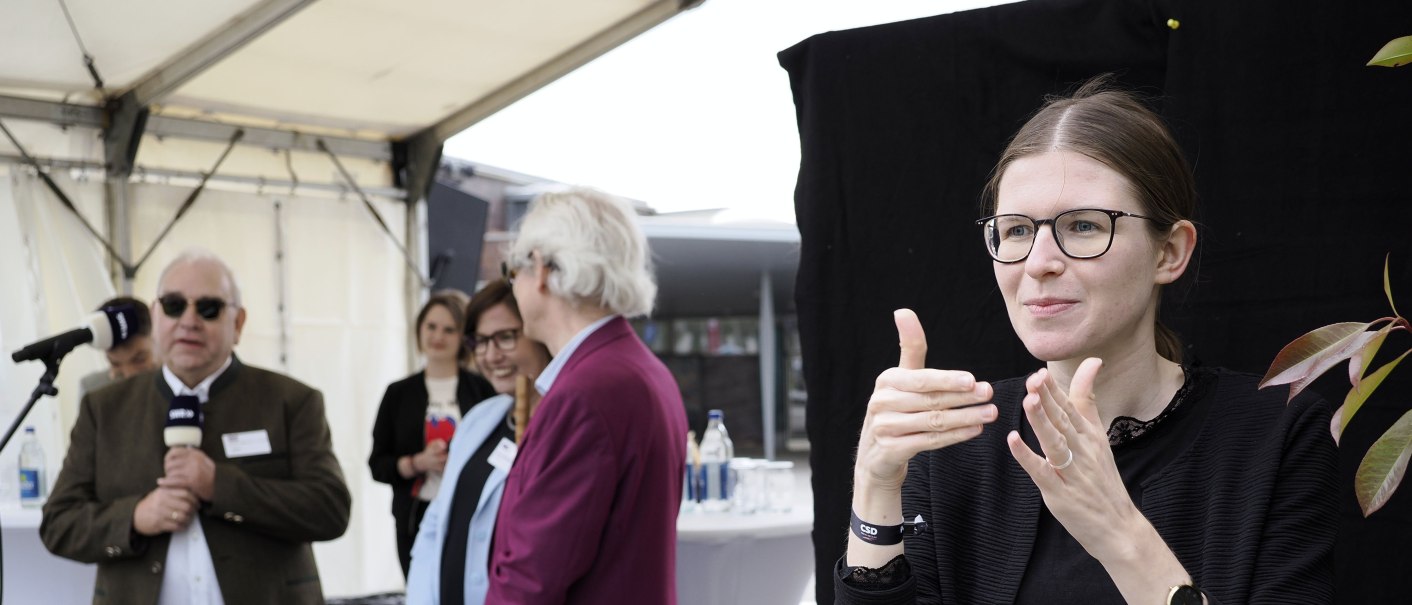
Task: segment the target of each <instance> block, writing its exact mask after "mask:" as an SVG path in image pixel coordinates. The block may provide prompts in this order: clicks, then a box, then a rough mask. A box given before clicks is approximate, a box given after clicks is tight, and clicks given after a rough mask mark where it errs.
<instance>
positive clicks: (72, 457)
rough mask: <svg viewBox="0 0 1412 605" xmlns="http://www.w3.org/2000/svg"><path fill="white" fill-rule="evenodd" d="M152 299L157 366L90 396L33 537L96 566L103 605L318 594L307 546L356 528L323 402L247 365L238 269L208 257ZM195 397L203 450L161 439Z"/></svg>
mask: <svg viewBox="0 0 1412 605" xmlns="http://www.w3.org/2000/svg"><path fill="white" fill-rule="evenodd" d="M157 296H158V298H157V300H156V302H154V303H153V305H152V318H153V320H154V321H153V323H154V332H155V335H156V337H157V343H158V350H159V351H160V352H161V358H162V361H163V365H162V370H161V371H160V372H155V373H152V374H151V375H150V376H143V377H138V378H134V379H133V380H126V381H123V382H120V383H117V384H114V385H112V386H110V387H107V388H104V389H100V390H98V391H95V392H93V393H89V394H88V396H86V397H84V398H83V401H82V403H81V404H80V408H79V416H78V420H77V421H76V422H75V423H74V428H73V433H72V436H71V438H70V445H69V451H68V455H67V456H65V458H64V467H63V470H62V471H60V473H59V478H58V480H57V482H56V483H55V485H54V493H53V495H52V496H51V497H50V498H49V501H48V502H47V503H46V504H45V506H44V520H43V522H42V523H41V525H40V528H39V533H40V536H41V537H42V538H43V540H44V545H45V546H46V547H48V548H49V550H50V551H51V552H53V553H54V554H56V555H59V556H62V557H66V558H69V559H73V560H76V561H80V562H84V563H97V564H98V577H97V582H96V584H95V586H94V594H93V598H94V601H95V602H105V603H106V602H124V603H125V602H132V603H158V604H159V605H166V604H178V603H181V604H187V603H191V604H197V603H199V604H216V605H219V604H221V603H231V604H236V603H322V602H323V594H322V589H321V586H320V583H319V573H318V569H317V567H316V566H315V564H314V553H313V550H312V548H310V542H312V541H316V540H332V539H334V538H337V537H338V536H340V535H342V534H343V532H344V530H345V529H347V527H348V515H349V506H350V504H351V498H350V496H349V493H348V488H347V486H346V485H345V484H344V482H343V474H342V471H340V470H339V465H338V460H336V459H335V458H334V455H333V447H332V442H331V439H330V436H329V428H328V422H327V420H326V419H325V418H324V402H323V396H322V395H320V394H319V392H318V391H316V390H314V389H311V388H309V387H307V386H305V385H303V384H301V383H299V382H297V381H295V380H294V379H292V378H289V377H287V376H284V375H281V374H277V373H274V372H270V371H268V370H263V369H259V368H255V367H251V366H247V365H245V364H243V363H241V362H240V360H239V359H237V358H236V357H235V355H234V353H233V351H234V348H235V344H236V343H237V342H239V340H240V332H241V329H242V328H243V327H244V325H245V308H244V307H242V306H241V304H240V288H239V287H238V286H237V285H236V282H235V277H234V275H233V274H232V273H231V271H230V268H229V267H227V266H226V264H225V263H224V262H222V261H221V260H220V259H219V258H217V257H215V256H214V255H212V254H211V253H209V252H205V251H189V252H187V253H184V254H182V255H181V256H180V257H178V258H177V259H176V260H175V261H172V263H171V264H170V265H168V266H167V268H166V269H165V270H164V271H163V272H162V275H161V278H160V279H159V280H158V288H157ZM176 396H190V397H194V398H195V399H196V402H193V405H196V404H198V403H199V406H200V414H201V415H202V416H204V419H205V420H204V430H203V431H202V433H201V444H200V447H172V448H170V449H168V448H167V447H166V446H165V445H164V439H163V431H164V428H165V426H166V419H167V418H168V406H169V405H170V403H171V401H172V400H173V398H174V397H176Z"/></svg>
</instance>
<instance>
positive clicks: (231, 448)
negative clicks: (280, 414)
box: [221, 429, 272, 458]
mask: <svg viewBox="0 0 1412 605" xmlns="http://www.w3.org/2000/svg"><path fill="white" fill-rule="evenodd" d="M221 444H223V445H225V448H226V458H243V457H245V456H259V455H260V454H268V453H270V452H271V451H272V450H271V449H270V434H269V432H267V431H265V429H260V430H258V431H245V432H243V433H226V434H224V435H221Z"/></svg>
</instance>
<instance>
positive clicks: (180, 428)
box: [162, 395, 206, 447]
mask: <svg viewBox="0 0 1412 605" xmlns="http://www.w3.org/2000/svg"><path fill="white" fill-rule="evenodd" d="M205 420H206V418H205V415H204V414H203V413H202V412H201V400H200V399H197V398H196V396H195V395H177V396H176V397H173V398H172V405H171V407H170V408H169V409H167V428H165V429H162V441H164V442H166V444H167V447H177V446H186V447H201V425H202V424H204V422H205Z"/></svg>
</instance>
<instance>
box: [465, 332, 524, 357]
mask: <svg viewBox="0 0 1412 605" xmlns="http://www.w3.org/2000/svg"><path fill="white" fill-rule="evenodd" d="M466 341H467V342H466V346H469V347H470V348H471V350H473V351H475V352H476V355H485V354H486V352H487V351H489V350H490V343H492V342H493V343H495V348H497V349H500V350H501V351H502V352H505V353H509V352H510V351H513V350H515V347H516V346H517V345H519V344H520V330H519V328H511V329H509V330H500V331H499V332H496V333H494V334H491V335H489V336H480V335H476V336H467V337H466Z"/></svg>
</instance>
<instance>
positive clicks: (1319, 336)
mask: <svg viewBox="0 0 1412 605" xmlns="http://www.w3.org/2000/svg"><path fill="white" fill-rule="evenodd" d="M1379 321H1383V320H1379ZM1377 323H1378V322H1370V323H1358V322H1343V323H1336V324H1333V325H1328V326H1324V327H1322V328H1319V329H1317V330H1314V331H1312V332H1309V333H1308V334H1305V335H1303V336H1300V337H1299V338H1296V339H1295V340H1294V342H1291V343H1289V344H1288V345H1285V348H1283V349H1280V353H1279V354H1278V355H1276V356H1275V361H1274V362H1273V363H1271V364H1270V370H1269V371H1268V372H1266V373H1265V377H1264V378H1263V379H1261V380H1260V388H1262V389H1263V388H1265V387H1268V386H1274V385H1281V384H1288V385H1290V388H1289V398H1290V399H1294V396H1295V395H1298V394H1299V392H1300V391H1303V390H1304V388H1305V387H1307V386H1309V383H1311V382H1314V379H1316V378H1318V377H1319V376H1322V375H1323V374H1324V372H1327V371H1328V370H1329V368H1332V367H1334V366H1335V365H1337V364H1338V363H1339V362H1341V361H1344V360H1346V359H1349V358H1351V357H1353V356H1354V355H1355V354H1357V353H1358V352H1359V351H1360V350H1362V349H1363V347H1364V346H1365V345H1367V344H1368V343H1369V342H1371V341H1372V340H1373V339H1375V338H1377V336H1378V334H1379V333H1380V332H1381V331H1379V332H1369V331H1368V328H1371V327H1373V326H1374V325H1375V324H1377ZM1368 358H1369V359H1371V358H1372V356H1371V355H1370V356H1368Z"/></svg>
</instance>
